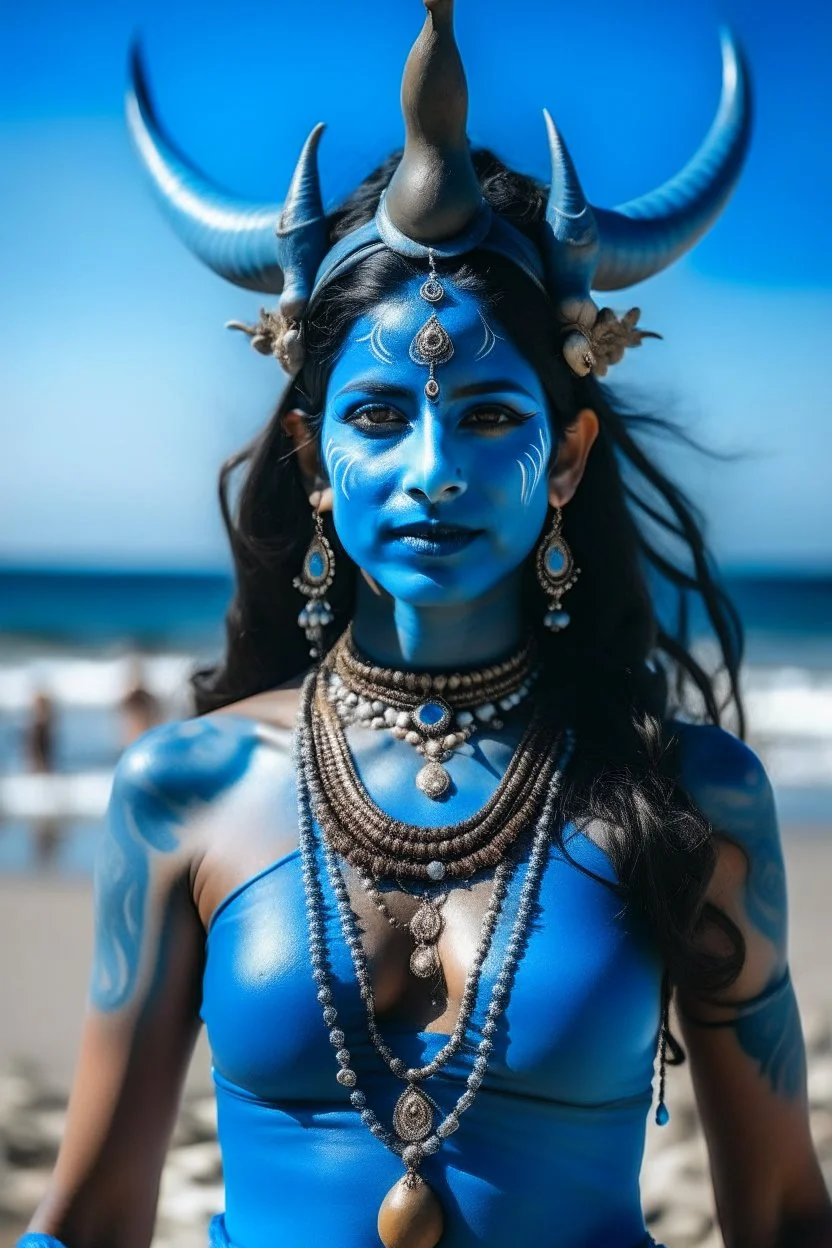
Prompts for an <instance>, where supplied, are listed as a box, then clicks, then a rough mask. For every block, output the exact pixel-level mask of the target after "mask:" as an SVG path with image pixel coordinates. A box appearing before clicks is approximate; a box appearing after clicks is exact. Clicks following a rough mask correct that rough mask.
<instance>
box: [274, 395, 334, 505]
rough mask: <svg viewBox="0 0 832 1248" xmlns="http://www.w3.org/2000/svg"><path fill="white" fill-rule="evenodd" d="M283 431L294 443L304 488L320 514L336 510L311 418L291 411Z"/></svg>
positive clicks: (285, 419)
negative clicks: (310, 426)
mask: <svg viewBox="0 0 832 1248" xmlns="http://www.w3.org/2000/svg"><path fill="white" fill-rule="evenodd" d="M281 424H282V425H283V432H284V433H285V434H286V436H287V438H288V439H289V441H290V442H291V443H292V450H293V453H294V455H295V458H296V460H297V465H298V471H299V472H300V477H301V481H302V482H303V488H304V489H305V490H306V493H307V495H308V497H309V503H310V506H312V507H314V508H315V510H316V511H332V490H331V489H330V488H329V485H328V484H327V482H326V480H325V479H324V475H323V465H322V463H321V457H320V454H319V451H318V439H317V437H316V436H315V434H314V433H313V432H312V431H311V430H310V428H309V415H308V413H307V412H302V411H301V410H300V408H298V407H296V408H293V409H292V411H291V412H287V413H286V415H285V416H284V417H283V420H282V421H281Z"/></svg>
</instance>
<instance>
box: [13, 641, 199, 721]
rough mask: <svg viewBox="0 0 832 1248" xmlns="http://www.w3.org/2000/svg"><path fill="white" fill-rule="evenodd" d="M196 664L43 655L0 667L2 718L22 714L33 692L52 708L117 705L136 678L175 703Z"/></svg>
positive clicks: (176, 657) (159, 657)
mask: <svg viewBox="0 0 832 1248" xmlns="http://www.w3.org/2000/svg"><path fill="white" fill-rule="evenodd" d="M194 662H195V661H194V659H193V658H192V657H191V656H189V655H182V654H155V655H141V656H140V657H138V656H135V655H132V654H123V655H118V656H117V657H115V658H102V659H88V658H80V657H74V656H66V655H44V656H37V657H34V658H29V659H23V660H19V661H17V662H14V661H12V662H6V663H0V714H2V713H3V712H17V711H22V710H25V709H26V708H27V707H29V706H31V704H32V699H33V698H34V697H35V695H36V694H46V695H47V697H49V698H50V699H51V701H52V702H53V703H54V705H55V707H56V708H60V707H70V706H72V707H97V708H112V707H116V706H118V704H119V702H120V701H121V699H122V698H123V697H124V695H125V694H126V693H127V692H128V690H129V689H131V688H132V687H133V686H134V684H135V682H136V677H137V674H138V675H140V677H141V683H142V685H143V686H144V688H146V689H147V690H148V692H150V693H152V694H154V695H155V696H156V697H157V698H159V699H161V700H162V701H163V702H168V701H170V700H177V699H180V698H182V697H183V696H184V695H185V694H186V693H187V685H188V677H189V676H190V673H191V672H192V671H193V668H194Z"/></svg>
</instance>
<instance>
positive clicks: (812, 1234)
mask: <svg viewBox="0 0 832 1248" xmlns="http://www.w3.org/2000/svg"><path fill="white" fill-rule="evenodd" d="M677 727H678V735H679V740H680V747H681V779H682V783H683V786H684V787H685V789H686V790H687V792H688V793H689V794H690V795H691V797H692V798H693V799H694V800H695V802H696V804H697V805H698V807H699V809H700V810H701V811H702V812H703V814H704V815H705V816H706V817H707V818H708V819H709V820H710V822H711V824H712V826H713V828H714V831H715V833H716V835H717V838H718V840H717V845H718V850H719V858H718V864H717V868H716V871H715V873H714V876H713V879H712V881H711V885H710V888H709V893H708V897H709V900H710V901H712V902H713V903H714V904H715V905H717V906H718V907H719V908H720V909H721V910H722V911H723V912H724V913H726V914H727V915H728V916H729V917H730V918H731V919H732V920H733V922H734V923H736V925H737V927H738V928H739V929H740V931H741V932H742V934H743V937H744V939H745V942H746V961H745V965H744V967H743V970H742V972H741V974H740V977H739V979H738V980H737V981H736V983H735V984H733V985H732V986H731V988H730V989H727V990H725V991H724V992H722V993H720V994H718V995H717V996H714V997H710V998H708V999H704V998H702V997H699V998H697V997H696V996H694V995H692V994H691V993H689V992H688V993H680V995H679V1002H678V1003H679V1008H680V1015H681V1019H682V1029H683V1034H684V1039H685V1043H686V1047H687V1050H688V1056H689V1058H690V1063H691V1069H692V1074H693V1079H694V1086H695V1089H696V1096H697V1101H698V1104H699V1108H700V1113H701V1117H702V1122H703V1125H704V1129H705V1134H706V1137H707V1141H708V1149H709V1153H710V1158H711V1170H712V1175H713V1181H714V1191H715V1195H716V1203H717V1210H718V1215H719V1221H720V1225H721V1228H722V1233H723V1236H724V1240H725V1244H726V1248H746V1246H747V1248H751V1246H752V1245H753V1248H798V1246H799V1248H832V1205H830V1201H829V1197H828V1195H827V1192H826V1187H825V1184H824V1182H823V1177H822V1174H821V1172H820V1167H819V1165H818V1162H817V1158H816V1156H815V1152H814V1148H813V1145H812V1140H811V1135H810V1131H809V1116H808V1107H807V1100H806V1059H805V1052H804V1045H803V1036H802V1032H801V1026H800V1015H799V1013H798V1007H797V1002H796V1000H795V994H794V990H793V988H792V986H791V983H790V981H789V980H788V977H787V970H788V966H787V905H786V879H785V870H784V865H783V853H782V849H781V845H780V836H779V832H778V826H777V814H776V810H775V805H774V798H773V794H772V791H771V785H770V784H769V781H768V778H767V776H766V774H765V771H764V769H763V766H762V764H761V763H760V761H759V759H758V758H757V757H756V755H755V754H754V753H753V751H751V750H750V749H749V748H748V747H747V746H745V745H743V744H742V742H740V741H738V740H736V738H734V737H732V736H731V735H730V734H728V733H726V732H723V731H722V730H721V729H718V728H712V727H703V726H695V725H678V726H677ZM703 939H705V940H712V941H715V942H716V947H719V942H720V937H719V935H718V934H717V933H715V932H712V933H711V934H710V935H708V936H703ZM784 977H785V978H784ZM778 985H780V989H779V991H778V990H777V988H778ZM764 994H765V995H764ZM758 997H760V998H761V1001H760V1003H759V1008H757V1009H755V1010H749V1009H748V1008H745V1009H743V1008H738V1003H740V1002H749V1001H753V1000H754V998H758ZM694 1020H695V1021H694Z"/></svg>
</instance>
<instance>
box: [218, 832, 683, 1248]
mask: <svg viewBox="0 0 832 1248" xmlns="http://www.w3.org/2000/svg"><path fill="white" fill-rule="evenodd" d="M567 844H568V851H569V852H568V856H566V855H564V854H563V853H562V852H561V851H558V850H557V849H555V848H554V846H553V847H552V849H551V851H550V855H549V861H548V863H547V866H546V870H545V873H544V875H543V879H542V884H541V890H540V895H539V904H538V907H537V912H536V915H535V920H534V924H533V927H532V931H531V934H530V938H529V940H528V943H527V946H526V949H525V952H524V954H523V957H522V959H521V961H520V963H519V965H518V968H517V974H516V976H515V981H514V986H513V989H512V992H511V997H510V999H509V1002H508V1006H507V1008H506V1010H505V1012H504V1014H503V1015H502V1016H501V1018H500V1022H499V1027H498V1031H497V1033H496V1035H495V1036H494V1040H495V1046H494V1050H493V1053H492V1056H491V1060H490V1063H489V1067H488V1073H487V1075H486V1077H485V1080H484V1082H483V1084H482V1087H481V1088H480V1091H479V1093H478V1095H477V1098H476V1101H475V1102H474V1105H473V1106H472V1108H471V1109H470V1110H468V1112H467V1113H465V1114H464V1115H463V1117H462V1121H461V1125H460V1128H459V1130H458V1131H457V1132H455V1133H454V1135H452V1136H451V1137H450V1138H449V1139H448V1140H447V1141H446V1142H445V1143H444V1144H443V1145H442V1147H441V1149H440V1150H439V1152H438V1153H437V1154H435V1155H434V1156H432V1157H427V1158H426V1159H425V1161H424V1163H423V1165H422V1174H423V1175H424V1177H425V1179H426V1180H427V1181H428V1182H429V1183H430V1185H431V1186H432V1187H433V1189H434V1190H435V1191H436V1193H437V1195H438V1196H439V1199H440V1200H441V1202H442V1206H443V1208H444V1211H445V1232H444V1234H443V1237H442V1240H441V1248H474V1245H477V1246H478V1248H482V1246H483V1245H486V1246H496V1245H500V1246H501V1248H505V1246H507V1245H515V1244H516V1245H520V1244H536V1245H540V1246H541V1248H544V1246H546V1245H551V1246H552V1248H555V1245H556V1246H557V1248H636V1246H637V1245H641V1244H644V1243H649V1242H651V1241H650V1240H649V1237H648V1236H647V1234H646V1231H645V1226H644V1221H643V1217H642V1212H641V1205H640V1200H639V1170H640V1167H641V1160H642V1153H643V1148H644V1133H645V1122H646V1116H647V1112H648V1110H649V1107H650V1104H651V1099H652V1086H651V1083H652V1073H653V1060H654V1055H655V1052H656V1043H657V1037H658V1028H659V1018H660V997H661V975H662V967H661V964H660V961H659V958H658V956H657V954H656V951H655V949H654V948H653V947H652V946H651V944H650V942H649V940H648V939H647V938H646V936H645V934H644V933H643V932H641V931H640V930H639V929H638V927H637V925H636V924H635V922H634V921H632V920H625V919H623V918H622V917H621V915H620V910H621V902H620V899H619V897H618V896H617V895H616V894H615V892H613V890H612V889H610V888H608V887H607V886H606V885H605V884H603V883H600V882H599V880H598V879H593V878H592V876H591V875H590V874H587V873H586V872H585V871H583V870H581V869H580V867H584V868H587V869H588V871H589V872H592V873H595V875H597V876H600V877H602V878H603V879H605V880H609V881H612V880H613V879H614V876H613V872H612V868H611V865H610V862H609V860H608V858H607V857H606V855H605V854H604V853H603V851H602V850H601V849H599V848H598V846H596V845H595V844H594V843H593V842H592V841H590V840H589V839H588V838H586V837H585V836H584V835H582V834H580V833H576V832H573V833H572V834H571V835H570V836H569V837H568V838H567ZM527 853H528V846H527V847H526V849H525V853H524V854H521V866H520V867H519V869H518V870H517V871H516V873H515V875H514V877H513V880H512V884H511V887H510V889H509V892H508V896H507V899H506V904H505V907H504V909H503V913H502V915H501V918H500V922H499V924H498V927H497V930H496V932H495V936H494V941H493V944H492V948H491V952H490V954H489V956H488V958H487V959H486V962H485V964H484V966H483V974H482V980H481V983H480V992H479V999H478V1002H477V1007H476V1009H475V1011H474V1014H473V1017H472V1020H471V1024H470V1029H469V1035H470V1037H471V1047H470V1048H465V1049H463V1050H462V1051H460V1053H458V1054H457V1056H456V1057H455V1058H454V1059H452V1061H451V1062H449V1063H448V1064H447V1065H446V1066H445V1067H444V1068H443V1070H442V1071H441V1072H440V1073H439V1074H438V1075H436V1076H434V1077H433V1078H432V1079H430V1080H429V1083H428V1085H427V1086H428V1088H429V1090H430V1092H431V1094H432V1096H433V1097H434V1099H435V1100H436V1101H437V1102H438V1104H439V1105H440V1107H441V1109H442V1110H443V1111H444V1112H447V1111H448V1110H450V1109H451V1108H452V1106H453V1104H454V1103H455V1101H456V1099H457V1097H458V1096H459V1095H460V1093H461V1092H462V1091H463V1090H464V1087H465V1080H466V1078H467V1075H468V1073H469V1071H470V1069H471V1064H472V1061H473V1046H475V1045H476V1043H477V1040H478V1039H479V1036H480V1028H481V1026H482V1023H483V1021H484V1015H485V1010H486V1008H487V1005H488V999H489V995H490V988H491V985H492V983H493V981H494V978H495V976H496V974H497V972H498V970H499V965H500V962H501V959H502V953H503V950H504V948H505V944H506V940H507V933H508V931H509V930H510V927H511V924H512V921H513V918H514V914H515V912H516V906H517V902H518V899H519V893H520V888H521V886H522V882H523V878H524V875H525V865H526V856H525V855H526V854H527ZM569 857H571V858H572V859H574V862H570V861H569ZM575 863H577V864H578V865H577V866H576V865H575ZM321 878H322V883H323V887H324V895H325V901H326V918H327V931H328V934H329V937H330V939H329V952H330V960H331V966H332V970H333V976H334V983H333V991H334V994H335V1004H336V1006H337V1009H338V1025H339V1026H341V1027H343V1029H344V1031H345V1032H346V1036H347V1047H348V1048H349V1050H350V1053H351V1054H352V1065H353V1067H354V1068H355V1069H356V1071H357V1072H358V1076H359V1086H360V1087H361V1088H362V1089H363V1090H364V1091H365V1092H366V1094H367V1098H368V1101H369V1103H370V1105H371V1106H372V1107H373V1108H374V1109H375V1110H376V1112H377V1113H378V1114H379V1116H380V1117H381V1119H382V1121H383V1122H385V1123H387V1124H389V1123H390V1122H391V1119H392V1112H393V1107H394V1105H395V1102H396V1099H397V1097H398V1096H399V1095H400V1093H401V1091H402V1089H403V1086H404V1085H403V1084H402V1082H401V1081H400V1080H397V1079H396V1078H395V1077H394V1076H393V1075H392V1074H391V1073H390V1072H389V1070H388V1069H387V1067H386V1066H385V1065H384V1064H383V1063H382V1061H381V1059H380V1058H379V1057H378V1055H377V1054H376V1052H375V1050H374V1049H373V1047H372V1044H371V1042H370V1040H369V1037H368V1035H367V1027H366V1018H365V1014H364V1006H363V1003H362V1002H361V1000H360V998H359V995H358V987H357V984H356V980H355V975H354V971H353V967H352V962H351V959H350V955H349V951H348V949H347V947H346V945H345V944H344V941H343V939H342V937H341V932H340V924H339V919H338V914H337V910H336V907H335V900H334V897H333V896H332V893H331V891H330V887H329V882H328V879H327V877H326V872H325V871H322V875H321ZM202 1017H203V1019H204V1021H205V1024H206V1027H207V1032H208V1039H209V1041H210V1045H211V1050H212V1054H213V1063H214V1079H215V1083H216V1089H217V1102H218V1114H219V1137H220V1145H221V1148H222V1156H223V1169H224V1175H225V1188H226V1212H225V1217H224V1222H223V1223H222V1224H219V1223H218V1225H217V1226H216V1227H215V1228H214V1234H215V1235H216V1236H217V1239H216V1242H217V1243H227V1244H230V1245H232V1248H278V1246H280V1248H289V1246H291V1245H296V1244H301V1243H302V1244H305V1245H312V1244H332V1245H334V1248H370V1246H371V1245H373V1244H379V1243H380V1241H379V1239H378V1233H377V1230H376V1218H377V1215H378V1209H379V1205H380V1204H381V1202H382V1200H383V1198H384V1196H385V1194H386V1192H387V1191H388V1189H389V1188H390V1187H392V1185H393V1184H394V1183H395V1182H396V1181H397V1180H398V1179H399V1178H401V1176H402V1174H403V1168H402V1164H401V1162H400V1160H399V1159H398V1158H397V1157H395V1156H394V1155H393V1154H392V1153H390V1152H389V1151H388V1149H387V1148H385V1146H384V1145H383V1144H382V1143H380V1142H379V1141H378V1140H376V1139H375V1138H374V1137H373V1136H371V1135H370V1133H369V1131H368V1130H367V1128H366V1127H365V1126H364V1124H363V1123H362V1122H361V1120H360V1117H359V1115H358V1113H357V1112H356V1110H354V1109H353V1108H352V1107H351V1106H350V1104H349V1100H348V1091H347V1090H346V1089H343V1088H341V1087H340V1085H339V1084H338V1083H337V1082H336V1080H335V1072H336V1070H337V1064H336V1062H335V1055H334V1050H333V1049H332V1046H331V1045H330V1043H329V1038H328V1035H327V1030H326V1028H325V1027H324V1024H323V1020H322V1017H321V1007H320V1005H319V1003H318V1001H317V998H316V985H315V984H314V982H313V980H312V975H311V970H310V962H309V954H308V950H307V943H306V915H305V906H304V891H303V881H302V876H301V863H300V855H299V853H298V851H294V852H293V853H290V854H288V855H287V856H286V857H285V858H281V859H280V860H279V861H278V862H275V863H274V864H273V865H272V866H270V867H268V868H266V870H264V871H262V872H260V873H259V874H258V875H256V876H255V877H254V878H252V879H251V880H249V881H248V882H247V883H245V884H243V885H242V886H241V887H240V888H238V889H236V890H235V891H234V892H233V893H232V894H231V895H230V896H229V897H228V898H226V899H225V901H223V902H222V904H221V905H220V906H219V908H218V910H217V911H216V913H215V915H214V917H213V920H212V922H211V925H210V927H209V932H208V939H207V961H206V967H205V977H204V994H203V1004H202ZM382 1031H383V1033H384V1034H385V1036H386V1038H387V1039H388V1041H389V1042H390V1044H391V1045H392V1047H393V1049H394V1051H395V1052H396V1053H397V1054H398V1055H399V1056H401V1057H402V1058H403V1059H404V1060H405V1062H406V1063H407V1064H408V1065H421V1064H422V1063H424V1062H426V1061H429V1060H430V1059H431V1057H433V1056H434V1054H435V1053H436V1052H437V1051H438V1050H439V1048H441V1046H442V1045H443V1044H444V1043H445V1042H446V1039H447V1037H446V1036H444V1035H439V1034H437V1033H432V1032H413V1031H406V1030H400V1029H398V1028H394V1027H392V1026H387V1027H382Z"/></svg>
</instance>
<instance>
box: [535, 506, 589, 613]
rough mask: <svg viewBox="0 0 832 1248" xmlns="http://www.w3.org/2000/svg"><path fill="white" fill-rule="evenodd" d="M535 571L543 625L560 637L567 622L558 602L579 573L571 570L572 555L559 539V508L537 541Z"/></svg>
mask: <svg viewBox="0 0 832 1248" xmlns="http://www.w3.org/2000/svg"><path fill="white" fill-rule="evenodd" d="M535 568H536V571H537V579H538V581H539V583H540V587H541V589H542V590H543V592H544V594H545V595H546V598H547V600H548V610H547V612H546V614H545V615H544V617H543V623H544V625H545V626H546V628H549V629H551V630H552V632H553V633H560V632H562V631H563V630H564V629H565V628H566V627H567V626H568V624H569V619H570V617H569V613H568V612H567V611H564V610H563V608H562V606H561V599H562V598H563V595H564V594H565V593H566V592H567V591H568V590H570V589H571V588H572V586H573V585H574V584H575V582H576V581H577V579H578V577H579V576H580V573H581V569H580V568H576V567H575V560H574V559H573V557H572V551H571V550H570V549H569V547H568V546H567V544H566V539H565V538H564V536H563V512H562V511H561V509H560V507H556V508H555V514H554V516H553V517H552V524H551V526H550V528H549V529H548V531H547V532H546V533H544V535H543V537H542V538H541V540H540V544H539V546H538V548H537V557H536V560H535Z"/></svg>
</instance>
